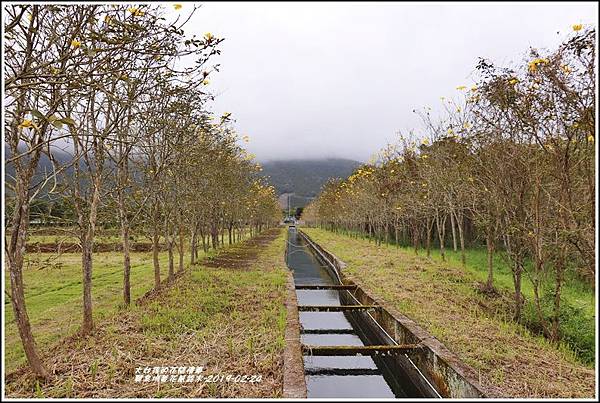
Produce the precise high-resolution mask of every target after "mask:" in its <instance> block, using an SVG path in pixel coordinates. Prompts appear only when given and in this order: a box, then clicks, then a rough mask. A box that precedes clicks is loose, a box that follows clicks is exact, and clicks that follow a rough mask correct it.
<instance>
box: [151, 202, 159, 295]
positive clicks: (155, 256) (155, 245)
mask: <svg viewBox="0 0 600 403" xmlns="http://www.w3.org/2000/svg"><path fill="white" fill-rule="evenodd" d="M155 203H156V202H155ZM153 218H154V226H153V230H152V262H153V265H154V288H155V289H157V290H158V289H159V288H160V262H159V260H158V253H159V245H158V242H159V240H160V236H159V234H158V220H159V211H158V205H155V206H154V214H153Z"/></svg>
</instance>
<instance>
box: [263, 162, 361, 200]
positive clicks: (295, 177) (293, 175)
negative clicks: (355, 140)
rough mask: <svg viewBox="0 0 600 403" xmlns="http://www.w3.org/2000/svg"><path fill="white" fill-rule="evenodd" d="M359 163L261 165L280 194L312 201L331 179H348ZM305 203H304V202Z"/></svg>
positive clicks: (273, 163)
mask: <svg viewBox="0 0 600 403" xmlns="http://www.w3.org/2000/svg"><path fill="white" fill-rule="evenodd" d="M359 165H361V163H360V162H358V161H354V160H349V159H341V158H327V159H298V160H280V161H269V162H264V163H262V167H263V170H262V175H263V176H265V177H267V179H268V181H269V182H270V183H271V184H272V185H273V186H274V187H275V190H276V191H277V193H278V194H280V195H282V194H286V193H293V194H295V196H296V198H304V199H306V198H313V197H315V196H316V195H318V194H319V192H320V190H321V186H323V185H324V184H325V182H327V181H328V180H329V179H331V178H347V177H348V176H350V174H351V173H352V172H353V171H354V170H355V169H356V168H357V167H358V166H359ZM302 204H304V203H302Z"/></svg>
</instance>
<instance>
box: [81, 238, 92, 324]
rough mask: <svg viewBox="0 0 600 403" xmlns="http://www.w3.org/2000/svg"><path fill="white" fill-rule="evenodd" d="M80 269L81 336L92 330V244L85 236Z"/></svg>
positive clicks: (82, 244)
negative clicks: (81, 294)
mask: <svg viewBox="0 0 600 403" xmlns="http://www.w3.org/2000/svg"><path fill="white" fill-rule="evenodd" d="M81 248H82V251H81V267H82V268H83V325H82V326H81V334H83V335H88V334H90V333H91V332H92V329H93V328H94V321H93V318H92V248H93V244H92V242H91V241H90V240H89V239H88V237H87V236H86V239H84V240H83V241H82V243H81Z"/></svg>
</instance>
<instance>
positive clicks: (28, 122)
mask: <svg viewBox="0 0 600 403" xmlns="http://www.w3.org/2000/svg"><path fill="white" fill-rule="evenodd" d="M19 127H21V128H30V127H33V121H32V120H31V119H23V121H22V122H21V124H19Z"/></svg>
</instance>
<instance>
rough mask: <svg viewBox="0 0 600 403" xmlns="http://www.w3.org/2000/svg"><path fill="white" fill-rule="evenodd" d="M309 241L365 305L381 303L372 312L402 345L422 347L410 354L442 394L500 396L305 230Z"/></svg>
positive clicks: (384, 328)
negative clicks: (355, 278) (356, 279)
mask: <svg viewBox="0 0 600 403" xmlns="http://www.w3.org/2000/svg"><path fill="white" fill-rule="evenodd" d="M299 233H300V235H301V236H302V237H303V238H304V239H305V240H306V242H307V243H308V244H309V245H310V246H311V247H312V248H313V249H314V250H315V251H316V252H317V253H318V254H319V255H320V256H321V257H322V258H323V260H324V261H325V262H326V263H328V264H329V265H331V267H332V268H334V269H335V270H336V271H337V273H338V275H339V277H340V281H341V283H342V284H345V285H356V286H357V288H356V290H355V291H354V296H355V298H356V299H357V300H358V301H359V302H360V303H361V304H363V305H379V306H380V307H381V309H377V310H376V311H375V312H373V313H372V314H371V315H372V316H373V318H374V319H375V321H376V322H377V324H378V325H379V326H380V327H381V328H382V329H383V330H385V332H386V333H387V334H388V335H389V336H390V337H391V338H392V339H394V341H395V342H396V343H398V344H418V345H420V346H421V347H422V348H420V349H418V350H417V351H415V352H413V353H411V354H410V359H411V360H412V361H413V363H414V364H415V366H416V367H417V368H418V370H419V371H420V372H421V373H422V374H423V375H424V376H425V377H426V378H427V380H428V381H429V383H430V384H431V385H432V386H434V387H435V389H436V390H437V392H438V393H439V394H440V395H441V396H442V397H448V398H483V397H496V396H500V392H499V390H497V389H496V388H493V387H487V388H484V387H483V386H482V385H480V383H479V381H478V378H479V377H478V374H477V373H476V372H475V370H474V369H472V368H471V367H469V366H468V365H466V364H465V363H464V362H462V361H461V360H460V359H459V358H458V356H457V355H456V354H454V353H452V352H451V351H450V350H448V349H447V348H446V347H445V346H444V345H443V344H442V343H441V342H440V341H439V340H437V339H436V338H435V337H433V336H432V335H430V334H429V333H428V332H427V331H425V330H424V329H423V328H422V327H420V326H419V325H418V324H417V323H415V322H414V321H413V320H412V319H410V318H408V317H407V316H405V315H403V314H402V313H400V312H398V311H397V310H395V309H393V308H390V307H387V306H386V305H385V303H384V302H383V301H381V300H379V299H378V298H376V297H374V296H373V295H371V294H369V293H368V292H367V291H365V290H364V289H363V288H362V287H361V286H360V284H357V283H355V282H354V281H352V280H350V279H348V278H347V276H346V275H345V274H344V269H345V268H346V267H347V265H346V263H344V262H343V261H341V260H340V259H338V258H337V257H336V256H335V255H334V254H333V253H331V252H329V251H327V250H326V249H325V248H323V247H322V246H320V245H319V244H317V243H316V242H314V241H313V240H312V239H311V238H310V237H309V236H308V235H306V234H305V233H304V232H302V231H299Z"/></svg>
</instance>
